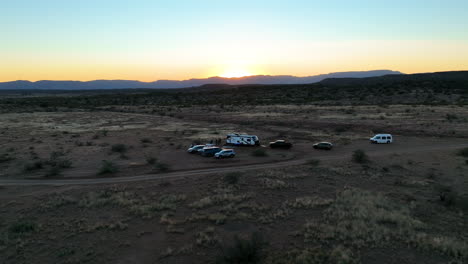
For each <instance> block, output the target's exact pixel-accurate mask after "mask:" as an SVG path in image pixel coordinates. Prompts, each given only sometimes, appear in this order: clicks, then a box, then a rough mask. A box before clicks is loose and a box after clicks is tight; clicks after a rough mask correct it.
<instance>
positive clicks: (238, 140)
mask: <svg viewBox="0 0 468 264" xmlns="http://www.w3.org/2000/svg"><path fill="white" fill-rule="evenodd" d="M226 143H227V144H229V145H245V146H258V145H260V141H259V140H258V137H257V136H255V135H245V134H228V135H227V136H226Z"/></svg>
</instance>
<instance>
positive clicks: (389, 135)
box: [376, 134, 392, 136]
mask: <svg viewBox="0 0 468 264" xmlns="http://www.w3.org/2000/svg"><path fill="white" fill-rule="evenodd" d="M376 136H392V135H391V134H377V135H376Z"/></svg>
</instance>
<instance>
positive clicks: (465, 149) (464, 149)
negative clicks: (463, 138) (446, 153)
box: [457, 148, 468, 157]
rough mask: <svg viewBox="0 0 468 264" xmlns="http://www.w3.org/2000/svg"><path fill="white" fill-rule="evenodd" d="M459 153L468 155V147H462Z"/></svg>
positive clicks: (464, 155) (463, 155)
mask: <svg viewBox="0 0 468 264" xmlns="http://www.w3.org/2000/svg"><path fill="white" fill-rule="evenodd" d="M457 154H458V155H459V156H462V157H468V148H463V149H460V150H459V151H458V152H457Z"/></svg>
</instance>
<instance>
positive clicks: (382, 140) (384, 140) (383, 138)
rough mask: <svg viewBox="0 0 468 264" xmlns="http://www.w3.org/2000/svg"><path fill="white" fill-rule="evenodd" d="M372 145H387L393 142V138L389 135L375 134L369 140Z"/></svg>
mask: <svg viewBox="0 0 468 264" xmlns="http://www.w3.org/2000/svg"><path fill="white" fill-rule="evenodd" d="M370 142H371V143H373V144H389V143H392V142H393V137H392V135H390V134H377V135H375V136H373V137H371V138H370Z"/></svg>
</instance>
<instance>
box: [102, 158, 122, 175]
mask: <svg viewBox="0 0 468 264" xmlns="http://www.w3.org/2000/svg"><path fill="white" fill-rule="evenodd" d="M117 171H118V169H117V167H116V166H115V164H114V163H113V162H111V161H107V160H103V161H102V165H101V168H100V169H99V172H98V174H99V175H103V174H112V173H116V172H117Z"/></svg>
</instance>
